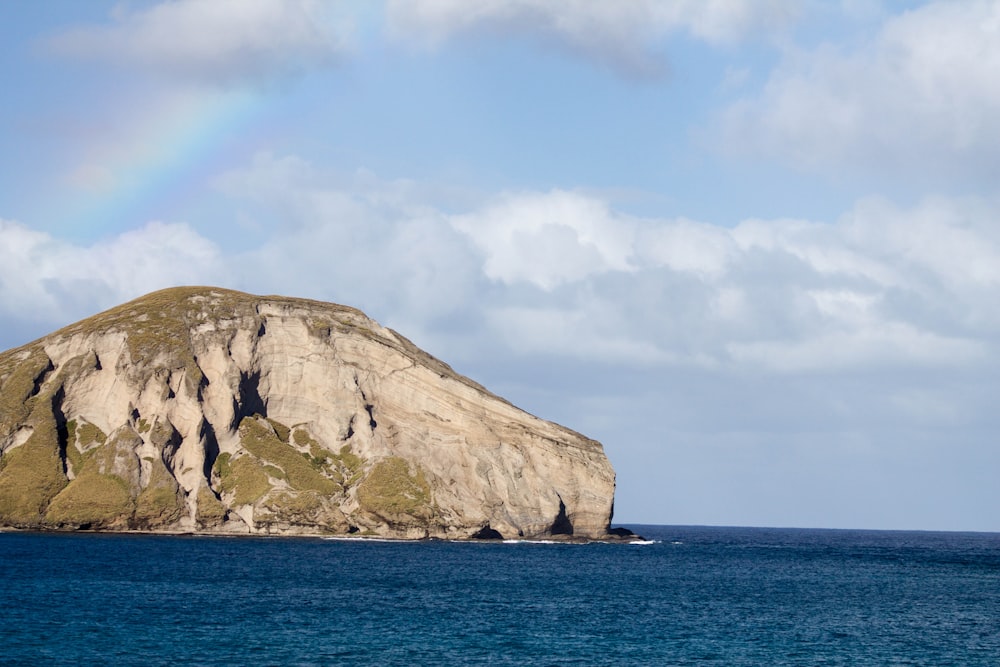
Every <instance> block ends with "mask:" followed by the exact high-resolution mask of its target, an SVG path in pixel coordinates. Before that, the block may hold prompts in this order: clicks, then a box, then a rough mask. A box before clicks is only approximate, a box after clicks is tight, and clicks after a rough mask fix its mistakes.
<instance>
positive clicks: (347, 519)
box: [0, 287, 617, 539]
mask: <svg viewBox="0 0 1000 667" xmlns="http://www.w3.org/2000/svg"><path fill="white" fill-rule="evenodd" d="M614 488H615V476H614V471H613V470H612V468H611V465H610V464H609V462H608V460H607V458H606V457H605V455H604V452H603V449H602V447H601V445H600V443H598V442H595V441H593V440H590V439H588V438H586V437H584V436H582V435H580V434H578V433H575V432H573V431H570V430H569V429H566V428H563V427H561V426H558V425H556V424H553V423H551V422H547V421H544V420H542V419H539V418H536V417H534V416H532V415H529V414H527V413H525V412H523V411H522V410H519V409H517V408H515V407H514V406H512V405H511V404H509V403H507V402H506V401H504V400H503V399H501V398H498V397H497V396H494V395H493V394H491V393H489V392H488V391H486V390H485V389H484V388H483V387H481V386H479V385H478V384H476V383H474V382H473V381H471V380H469V379H468V378H465V377H463V376H461V375H459V374H457V373H455V372H454V371H453V370H452V369H451V368H450V367H448V366H447V365H446V364H444V363H442V362H440V361H438V360H437V359H435V358H433V357H431V356H430V355H428V354H426V353H425V352H423V351H421V350H420V349H418V348H417V347H416V346H415V345H413V344H412V343H411V342H410V341H408V340H407V339H406V338H404V337H402V336H401V335H399V334H398V333H396V332H394V331H392V330H390V329H386V328H384V327H381V326H379V325H378V324H377V323H376V322H374V321H373V320H371V319H369V318H368V317H366V316H365V315H364V314H362V313H361V312H359V311H357V310H354V309H352V308H347V307H344V306H338V305H333V304H327V303H320V302H315V301H307V300H302V299H290V298H282V297H256V296H251V295H248V294H242V293H239V292H232V291H228V290H222V289H216V288H194V287H191V288H175V289H170V290H164V291H161V292H156V293H153V294H150V295H147V296H145V297H142V298H140V299H137V300H135V301H132V302H130V303H127V304H124V305H122V306H119V307H117V308H114V309H112V310H109V311H107V312H104V313H101V314H99V315H96V316H94V317H92V318H89V319H87V320H84V321H82V322H79V323H77V324H74V325H71V326H69V327H66V328H64V329H62V330H60V331H57V332H55V333H53V334H51V335H49V336H47V337H45V338H42V339H40V340H38V341H35V342H33V343H30V344H28V345H25V346H23V347H20V348H17V349H14V350H10V351H7V352H4V353H3V354H0V526H8V527H17V528H31V529H39V528H41V529H92V530H111V531H115V530H147V531H163V532H208V533H251V534H357V535H379V536H386V537H399V538H424V537H440V538H458V539H462V538H472V537H480V538H485V537H494V538H495V537H501V536H502V537H504V538H518V537H523V538H529V539H532V538H533V539H538V538H550V537H553V536H556V537H559V536H573V537H574V538H585V539H603V538H606V537H609V536H613V535H614V534H615V533H616V532H617V531H612V532H611V533H609V527H610V521H611V513H612V505H613V497H614Z"/></svg>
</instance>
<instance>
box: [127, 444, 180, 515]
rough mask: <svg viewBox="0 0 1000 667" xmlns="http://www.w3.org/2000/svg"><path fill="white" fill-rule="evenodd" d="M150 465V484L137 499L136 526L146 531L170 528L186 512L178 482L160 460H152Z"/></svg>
mask: <svg viewBox="0 0 1000 667" xmlns="http://www.w3.org/2000/svg"><path fill="white" fill-rule="evenodd" d="M149 465H150V474H149V483H148V484H147V485H146V488H145V489H143V490H142V491H141V492H140V493H139V495H138V496H137V497H136V499H135V525H136V526H137V527H139V528H144V529H152V528H160V527H163V526H169V525H170V524H172V523H174V522H175V521H177V520H178V519H180V518H181V515H182V514H183V512H184V498H183V494H182V493H181V492H180V487H179V486H178V485H177V480H175V479H174V477H173V475H171V474H170V471H168V470H167V467H166V466H165V465H163V462H162V461H161V460H160V459H152V460H150V461H149Z"/></svg>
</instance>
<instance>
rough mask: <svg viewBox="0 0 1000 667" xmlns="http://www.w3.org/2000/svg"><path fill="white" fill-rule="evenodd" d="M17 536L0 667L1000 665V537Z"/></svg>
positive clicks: (8, 537) (9, 562) (709, 532)
mask: <svg viewBox="0 0 1000 667" xmlns="http://www.w3.org/2000/svg"><path fill="white" fill-rule="evenodd" d="M630 527H631V528H632V529H633V530H635V531H636V532H638V533H640V534H642V535H643V536H645V537H646V538H648V539H647V542H645V543H641V544H544V543H454V542H436V541H429V542H410V543H402V542H382V541H367V540H365V541H361V540H350V541H348V540H331V539H319V538H316V539H313V538H255V537H243V538H222V537H193V536H183V537H181V536H178V537H167V536H151V535H101V534H38V533H0V665H36V664H37V665H86V664H115V665H144V666H149V665H177V664H183V665H339V664H350V665H485V664H510V665H928V666H931V665H933V666H939V665H990V666H995V665H1000V534H991V533H990V534H987V533H927V532H892V531H887V532H881V531H845V530H798V529H764V528H717V527H689V526H630Z"/></svg>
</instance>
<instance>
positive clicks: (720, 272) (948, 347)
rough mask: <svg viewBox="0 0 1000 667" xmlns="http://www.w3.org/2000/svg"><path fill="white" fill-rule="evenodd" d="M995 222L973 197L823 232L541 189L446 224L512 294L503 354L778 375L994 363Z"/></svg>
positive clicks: (873, 209) (859, 218)
mask: <svg viewBox="0 0 1000 667" xmlns="http://www.w3.org/2000/svg"><path fill="white" fill-rule="evenodd" d="M997 215H1000V208H998V206H997V205H996V203H995V202H988V201H985V200H953V199H928V200H926V201H924V202H923V203H922V204H920V205H919V206H917V207H914V208H911V209H900V208H899V207H896V206H894V205H892V204H890V203H889V202H887V201H885V200H878V199H868V200H863V201H861V202H859V203H858V204H857V206H856V207H855V208H854V209H853V210H852V211H850V212H849V213H848V214H846V215H844V216H843V217H842V218H841V219H840V220H838V221H835V222H832V223H820V222H810V221H804V220H747V221H744V222H742V223H740V224H739V225H737V226H736V227H734V228H731V229H727V228H722V227H717V226H714V225H709V224H704V223H699V222H694V221H691V220H686V219H678V220H653V219H638V218H633V217H629V216H625V215H622V214H620V213H617V212H615V211H614V210H613V209H611V208H610V207H609V206H608V205H607V203H605V202H602V201H600V200H596V199H593V198H591V197H588V196H585V195H582V194H579V193H573V192H565V191H553V192H550V193H544V194H541V193H521V194H507V195H505V196H504V197H502V198H501V199H500V200H498V201H495V202H493V203H490V204H488V205H486V206H484V207H482V208H480V209H479V210H477V211H474V212H471V213H468V214H464V215H459V216H453V217H452V218H451V222H452V224H453V225H454V227H455V229H457V230H459V231H461V232H462V233H463V234H466V235H468V236H469V238H470V239H472V241H473V242H474V243H475V245H476V247H477V248H478V250H479V253H480V256H481V258H482V272H483V274H484V275H485V277H487V278H489V279H490V280H492V281H494V282H495V283H497V284H501V285H504V286H505V287H506V289H507V290H509V293H510V294H521V295H522V296H521V297H520V298H521V299H522V301H521V302H520V303H516V304H512V303H510V302H509V301H503V302H502V303H497V304H495V306H492V307H491V305H490V304H485V308H486V310H487V311H488V312H489V314H490V315H489V316H490V317H491V322H492V325H491V326H492V327H493V328H494V330H495V331H496V332H497V333H498V335H500V336H502V337H503V338H504V339H506V340H507V341H508V344H509V345H510V346H511V347H512V348H514V349H519V350H521V351H531V352H535V353H541V352H547V353H549V354H552V355H573V356H579V357H581V358H603V359H608V358H611V357H614V358H616V359H617V360H618V361H622V362H626V363H631V364H650V363H652V364H662V363H680V364H691V365H696V366H710V367H726V366H732V367H741V366H747V367H756V368H769V369H772V370H778V371H782V372H785V371H815V370H824V369H842V368H872V367H878V366H891V367H900V366H907V365H917V366H928V367H931V366H938V365H944V366H949V365H954V366H968V365H970V364H973V363H979V362H982V361H984V360H987V359H992V360H993V361H994V362H996V361H997V359H994V358H993V357H994V356H995V355H996V353H997V343H998V335H1000V316H998V315H997V314H996V311H995V307H994V306H993V302H994V301H995V299H996V295H997V293H998V292H1000V269H998V268H997V267H1000V232H998V231H996V230H997V229H998V226H997V225H996V224H995V221H996V218H997ZM525 287H530V288H532V289H531V290H529V291H528V292H524V291H523V290H524V288H525ZM529 321H533V322H534V326H530V325H529V324H528V323H529Z"/></svg>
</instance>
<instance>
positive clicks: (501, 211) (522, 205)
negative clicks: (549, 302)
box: [451, 190, 634, 289]
mask: <svg viewBox="0 0 1000 667" xmlns="http://www.w3.org/2000/svg"><path fill="white" fill-rule="evenodd" d="M451 224H452V225H453V226H454V227H455V228H456V229H458V230H459V231H461V232H462V233H464V234H466V235H467V236H469V237H470V238H471V239H472V240H473V241H474V242H475V244H476V245H477V246H478V247H479V249H480V251H481V252H482V253H483V255H484V257H485V263H484V265H483V271H484V272H485V274H486V276H487V277H488V278H490V279H492V280H499V281H501V282H505V283H514V282H518V281H527V282H530V283H533V284H535V285H538V286H539V287H541V288H543V289H551V288H553V287H556V286H557V285H560V284H563V283H567V282H573V281H577V280H580V279H582V278H585V277H586V276H589V275H591V274H594V273H600V272H604V271H611V270H618V271H623V270H628V269H629V268H630V264H629V254H630V253H631V252H632V242H631V237H632V236H633V235H634V231H633V229H632V228H633V227H634V223H633V222H632V221H630V220H628V219H627V218H625V217H624V216H621V215H616V214H613V213H612V212H611V211H610V210H609V209H608V206H607V204H605V203H604V202H601V201H599V200H596V199H593V198H590V197H585V196H581V195H578V194H575V193H572V192H566V191H560V190H556V191H553V192H550V193H548V194H536V193H522V194H518V195H506V196H504V197H501V198H500V199H499V200H497V201H496V202H494V203H492V204H490V205H488V206H487V207H486V208H484V209H482V210H480V211H476V212H475V213H472V214H468V215H457V216H453V217H452V218H451Z"/></svg>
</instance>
